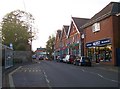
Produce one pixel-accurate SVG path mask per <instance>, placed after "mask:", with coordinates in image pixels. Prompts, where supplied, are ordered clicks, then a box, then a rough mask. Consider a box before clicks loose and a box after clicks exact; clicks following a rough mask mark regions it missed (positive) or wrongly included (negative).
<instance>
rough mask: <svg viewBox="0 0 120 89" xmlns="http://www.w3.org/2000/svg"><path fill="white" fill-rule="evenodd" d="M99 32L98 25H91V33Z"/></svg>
mask: <svg viewBox="0 0 120 89" xmlns="http://www.w3.org/2000/svg"><path fill="white" fill-rule="evenodd" d="M97 31H100V23H94V24H93V25H92V32H97Z"/></svg>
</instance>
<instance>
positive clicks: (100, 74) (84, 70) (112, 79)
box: [81, 69, 120, 83]
mask: <svg viewBox="0 0 120 89" xmlns="http://www.w3.org/2000/svg"><path fill="white" fill-rule="evenodd" d="M81 70H82V71H83V72H88V73H91V74H94V75H98V76H99V77H101V78H103V79H105V80H109V81H112V82H117V83H120V82H119V81H117V80H113V79H109V78H105V77H104V76H102V75H101V74H99V73H95V72H90V71H87V70H84V69H81Z"/></svg>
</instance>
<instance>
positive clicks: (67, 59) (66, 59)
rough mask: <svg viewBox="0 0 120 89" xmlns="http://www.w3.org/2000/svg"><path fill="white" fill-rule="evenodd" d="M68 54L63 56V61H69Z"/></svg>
mask: <svg viewBox="0 0 120 89" xmlns="http://www.w3.org/2000/svg"><path fill="white" fill-rule="evenodd" d="M69 58H70V55H66V56H65V58H63V59H62V60H63V62H65V63H68V62H69Z"/></svg>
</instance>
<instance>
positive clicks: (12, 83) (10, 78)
mask: <svg viewBox="0 0 120 89" xmlns="http://www.w3.org/2000/svg"><path fill="white" fill-rule="evenodd" d="M20 68H22V66H20V67H18V68H17V69H15V70H14V71H12V72H11V73H9V75H8V76H9V84H10V87H13V88H14V87H15V85H14V82H13V78H12V74H14V73H15V72H16V71H17V70H19V69H20Z"/></svg>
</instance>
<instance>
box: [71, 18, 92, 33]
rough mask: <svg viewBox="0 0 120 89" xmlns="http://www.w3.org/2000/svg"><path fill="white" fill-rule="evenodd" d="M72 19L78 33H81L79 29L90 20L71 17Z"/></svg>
mask: <svg viewBox="0 0 120 89" xmlns="http://www.w3.org/2000/svg"><path fill="white" fill-rule="evenodd" d="M72 19H73V21H74V23H75V24H76V26H77V28H78V30H79V31H80V32H81V29H80V27H81V26H82V25H84V24H85V23H87V22H88V21H89V20H90V19H88V18H78V17H72Z"/></svg>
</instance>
